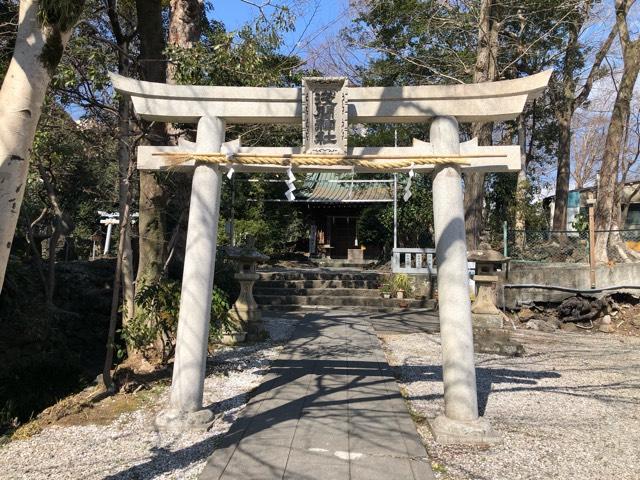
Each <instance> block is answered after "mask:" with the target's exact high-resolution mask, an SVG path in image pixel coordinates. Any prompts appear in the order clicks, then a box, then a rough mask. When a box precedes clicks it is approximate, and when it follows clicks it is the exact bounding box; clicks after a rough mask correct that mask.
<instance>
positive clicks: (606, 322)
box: [600, 315, 611, 325]
mask: <svg viewBox="0 0 640 480" xmlns="http://www.w3.org/2000/svg"><path fill="white" fill-rule="evenodd" d="M610 324H611V315H605V316H604V317H602V320H600V325H610Z"/></svg>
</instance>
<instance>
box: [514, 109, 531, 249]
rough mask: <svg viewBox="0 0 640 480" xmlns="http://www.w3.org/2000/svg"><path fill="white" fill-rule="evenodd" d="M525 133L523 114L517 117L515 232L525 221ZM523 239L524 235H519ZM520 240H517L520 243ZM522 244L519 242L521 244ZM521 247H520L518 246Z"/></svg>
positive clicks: (526, 185) (526, 183)
mask: <svg viewBox="0 0 640 480" xmlns="http://www.w3.org/2000/svg"><path fill="white" fill-rule="evenodd" d="M526 142H527V131H526V126H525V122H524V113H521V114H520V115H519V116H518V145H519V146H520V171H519V172H518V180H517V183H516V230H519V231H522V230H524V229H525V228H526V226H527V225H526V220H525V217H524V215H523V207H524V203H525V202H526V193H527V188H528V184H529V182H528V180H527V152H526ZM520 237H521V238H522V239H524V235H520ZM520 240H521V239H518V241H520ZM521 243H522V242H520V244H521ZM520 246H521V245H520Z"/></svg>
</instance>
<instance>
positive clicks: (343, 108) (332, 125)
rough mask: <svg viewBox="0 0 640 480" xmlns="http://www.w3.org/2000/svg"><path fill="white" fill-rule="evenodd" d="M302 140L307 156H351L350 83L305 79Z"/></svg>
mask: <svg viewBox="0 0 640 480" xmlns="http://www.w3.org/2000/svg"><path fill="white" fill-rule="evenodd" d="M302 136H303V150H304V152H305V153H321V154H337V155H339V154H343V155H344V154H346V153H347V79H346V78H344V77H306V78H303V79H302Z"/></svg>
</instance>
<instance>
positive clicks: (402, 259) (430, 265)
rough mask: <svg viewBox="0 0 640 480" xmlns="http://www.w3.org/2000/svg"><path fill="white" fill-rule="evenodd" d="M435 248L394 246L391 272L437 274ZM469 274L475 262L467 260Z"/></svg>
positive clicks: (472, 272) (473, 271) (474, 267)
mask: <svg viewBox="0 0 640 480" xmlns="http://www.w3.org/2000/svg"><path fill="white" fill-rule="evenodd" d="M435 256H436V249H435V248H394V249H393V253H392V255H391V271H392V272H393V273H412V274H414V275H415V274H420V275H429V274H430V275H433V276H435V275H437V274H438V268H437V267H436V264H435ZM467 266H468V268H469V274H470V275H471V276H473V274H474V273H475V269H476V264H475V262H468V263H467Z"/></svg>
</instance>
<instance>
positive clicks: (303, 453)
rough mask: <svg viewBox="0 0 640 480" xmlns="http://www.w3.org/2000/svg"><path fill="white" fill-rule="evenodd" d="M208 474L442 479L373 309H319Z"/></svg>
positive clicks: (300, 479) (221, 479)
mask: <svg viewBox="0 0 640 480" xmlns="http://www.w3.org/2000/svg"><path fill="white" fill-rule="evenodd" d="M200 478H201V479H202V480H240V479H242V480H248V479H256V480H258V479H260V480H265V479H275V478H277V479H296V480H316V479H318V480H320V479H322V480H334V479H335V480H342V479H353V480H376V479H381V480H382V479H384V480H392V479H402V480H407V479H414V480H429V479H433V478H434V477H433V473H432V471H431V467H430V464H429V460H428V458H427V456H426V452H425V449H424V447H423V445H422V444H421V442H420V439H419V438H418V435H417V433H416V430H415V426H414V424H413V421H412V420H411V417H410V416H409V412H408V411H407V409H406V407H405V404H404V401H403V399H402V397H401V396H400V393H399V392H398V387H397V385H396V382H395V379H394V377H393V374H392V372H391V369H390V368H389V365H388V364H387V362H386V360H385V358H384V354H383V352H382V350H381V348H380V344H379V343H378V339H377V338H376V336H375V333H374V330H373V328H372V326H371V324H370V323H369V321H368V318H367V316H362V315H359V314H356V313H354V312H340V311H330V312H316V313H310V314H308V315H306V316H305V318H304V319H303V320H302V321H301V322H300V324H299V325H298V327H297V328H296V331H295V332H294V335H293V337H292V339H291V340H290V341H289V343H288V344H287V346H286V347H285V348H284V351H283V352H282V354H281V355H280V357H279V358H278V360H276V361H275V362H274V363H273V364H272V366H271V369H270V371H269V374H268V376H267V378H266V379H265V381H264V382H263V383H262V384H261V385H260V386H259V387H258V389H256V391H255V392H254V395H253V397H252V399H251V400H250V401H249V404H248V405H247V407H246V408H245V410H243V412H242V415H241V417H240V418H239V419H238V420H237V421H236V422H235V423H234V424H233V426H232V427H231V429H230V430H229V432H228V433H227V435H226V436H225V437H224V438H223V439H222V442H221V444H220V445H219V447H218V448H217V449H216V451H215V452H214V453H213V455H211V457H209V460H208V461H207V465H206V466H205V468H204V471H203V472H202V474H201V476H200Z"/></svg>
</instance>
